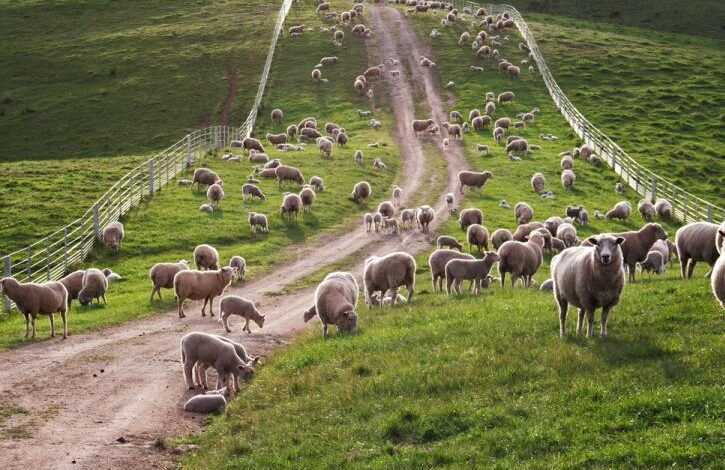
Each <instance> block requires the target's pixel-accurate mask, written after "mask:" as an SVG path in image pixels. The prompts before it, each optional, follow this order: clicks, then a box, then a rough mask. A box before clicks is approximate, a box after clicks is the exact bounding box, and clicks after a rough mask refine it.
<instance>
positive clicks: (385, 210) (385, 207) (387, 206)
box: [378, 201, 395, 217]
mask: <svg viewBox="0 0 725 470" xmlns="http://www.w3.org/2000/svg"><path fill="white" fill-rule="evenodd" d="M378 212H379V213H380V214H382V216H383V217H392V216H393V215H394V214H395V206H394V205H393V203H392V202H390V201H383V202H381V203H380V204H378Z"/></svg>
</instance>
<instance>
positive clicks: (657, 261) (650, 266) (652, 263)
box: [639, 250, 665, 274]
mask: <svg viewBox="0 0 725 470" xmlns="http://www.w3.org/2000/svg"><path fill="white" fill-rule="evenodd" d="M639 266H640V268H642V272H650V273H652V274H655V273H656V274H662V273H664V272H665V262H664V259H663V258H662V253H660V252H659V251H655V250H650V251H649V252H648V253H647V256H646V257H645V259H644V261H642V262H641V263H640V264H639Z"/></svg>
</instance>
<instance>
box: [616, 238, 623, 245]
mask: <svg viewBox="0 0 725 470" xmlns="http://www.w3.org/2000/svg"><path fill="white" fill-rule="evenodd" d="M625 241H626V240H625V239H624V237H617V239H616V240H614V243H616V244H617V245H621V244H623V243H624V242H625Z"/></svg>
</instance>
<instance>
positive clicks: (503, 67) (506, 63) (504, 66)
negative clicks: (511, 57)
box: [498, 60, 513, 73]
mask: <svg viewBox="0 0 725 470" xmlns="http://www.w3.org/2000/svg"><path fill="white" fill-rule="evenodd" d="M512 65H513V64H512V63H511V62H509V61H507V60H502V61H500V62H499V63H498V70H499V71H500V72H503V73H506V69H508V68H509V67H511V66H512Z"/></svg>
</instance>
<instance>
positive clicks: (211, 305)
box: [209, 296, 214, 317]
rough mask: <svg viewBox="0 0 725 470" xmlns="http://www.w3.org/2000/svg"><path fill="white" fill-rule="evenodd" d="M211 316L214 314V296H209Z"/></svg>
mask: <svg viewBox="0 0 725 470" xmlns="http://www.w3.org/2000/svg"><path fill="white" fill-rule="evenodd" d="M209 316H210V317H213V316H214V296H212V297H209Z"/></svg>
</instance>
